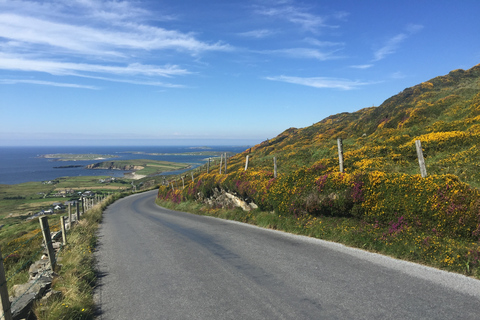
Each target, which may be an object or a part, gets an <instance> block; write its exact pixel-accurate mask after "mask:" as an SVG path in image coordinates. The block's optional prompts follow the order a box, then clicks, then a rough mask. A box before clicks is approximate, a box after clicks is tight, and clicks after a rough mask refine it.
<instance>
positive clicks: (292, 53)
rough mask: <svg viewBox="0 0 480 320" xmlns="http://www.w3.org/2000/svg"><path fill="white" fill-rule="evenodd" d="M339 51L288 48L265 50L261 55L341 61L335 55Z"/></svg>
mask: <svg viewBox="0 0 480 320" xmlns="http://www.w3.org/2000/svg"><path fill="white" fill-rule="evenodd" d="M336 52H337V50H334V51H329V52H323V51H320V50H318V49H314V48H287V49H277V50H263V51H260V52H259V53H263V54H274V55H279V56H284V57H289V58H297V59H316V60H320V61H326V60H333V59H340V58H342V57H341V56H338V55H335V53H336Z"/></svg>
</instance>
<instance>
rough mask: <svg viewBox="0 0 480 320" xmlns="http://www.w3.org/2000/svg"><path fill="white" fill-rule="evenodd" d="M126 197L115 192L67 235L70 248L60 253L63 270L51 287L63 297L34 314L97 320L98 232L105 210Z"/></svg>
mask: <svg viewBox="0 0 480 320" xmlns="http://www.w3.org/2000/svg"><path fill="white" fill-rule="evenodd" d="M124 195H126V194H125V193H124V194H120V193H116V194H114V195H111V196H109V197H107V199H106V200H105V201H104V202H102V203H101V204H97V205H96V206H95V207H93V208H92V209H91V210H89V211H88V212H87V213H86V214H85V215H83V216H82V219H81V220H80V222H79V223H78V224H77V225H75V226H74V227H73V228H72V229H71V231H70V232H68V233H67V245H66V246H65V247H64V248H63V251H62V252H61V254H60V257H61V258H60V261H59V263H60V264H61V267H60V268H58V269H57V270H56V272H57V273H58V277H57V278H55V279H54V282H53V284H52V288H53V290H56V291H60V292H61V297H60V298H56V299H52V300H50V301H48V302H47V303H41V302H37V303H36V304H35V306H34V312H35V315H36V317H37V319H39V320H59V319H94V315H95V304H94V300H93V290H94V287H95V282H96V272H95V259H94V255H93V254H94V249H95V245H96V243H97V237H96V232H97V229H98V226H99V224H100V222H101V220H102V213H103V210H104V209H105V208H106V207H107V206H108V205H110V204H111V203H113V202H114V201H115V200H117V199H119V198H120V197H122V196H124Z"/></svg>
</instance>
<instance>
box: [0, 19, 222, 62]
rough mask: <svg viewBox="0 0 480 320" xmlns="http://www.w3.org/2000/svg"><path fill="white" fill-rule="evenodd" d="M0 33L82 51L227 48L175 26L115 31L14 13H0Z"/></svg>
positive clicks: (116, 52) (27, 41)
mask: <svg viewBox="0 0 480 320" xmlns="http://www.w3.org/2000/svg"><path fill="white" fill-rule="evenodd" d="M0 37H3V38H5V39H10V40H13V41H16V42H22V43H24V44H28V45H43V46H51V47H54V48H57V49H63V50H66V51H67V52H75V53H79V54H83V55H98V56H110V55H115V56H124V53H122V52H123V51H124V50H125V49H130V50H164V49H175V50H184V51H189V52H193V53H198V52H202V51H209V50H228V49H230V48H229V46H228V45H226V44H222V43H213V44H208V43H205V42H201V41H198V40H197V39H195V38H194V37H193V36H192V35H191V34H185V33H180V32H178V31H174V30H165V29H162V28H157V27H151V26H145V25H135V24H129V25H128V29H127V28H125V29H123V28H117V29H115V30H114V31H112V30H109V29H102V28H92V27H84V26H77V25H71V24H68V23H57V22H52V21H45V20H41V19H37V18H34V17H26V16H19V15H15V14H0Z"/></svg>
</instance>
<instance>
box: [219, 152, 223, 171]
mask: <svg viewBox="0 0 480 320" xmlns="http://www.w3.org/2000/svg"><path fill="white" fill-rule="evenodd" d="M222 158H223V154H220V166H219V167H220V170H219V172H218V173H219V174H222Z"/></svg>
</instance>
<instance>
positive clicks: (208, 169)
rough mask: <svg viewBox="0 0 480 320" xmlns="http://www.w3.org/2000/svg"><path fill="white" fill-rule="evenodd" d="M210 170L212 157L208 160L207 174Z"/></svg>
mask: <svg viewBox="0 0 480 320" xmlns="http://www.w3.org/2000/svg"><path fill="white" fill-rule="evenodd" d="M209 172H210V158H208V162H207V174H208V173H209Z"/></svg>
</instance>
